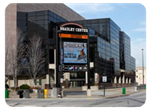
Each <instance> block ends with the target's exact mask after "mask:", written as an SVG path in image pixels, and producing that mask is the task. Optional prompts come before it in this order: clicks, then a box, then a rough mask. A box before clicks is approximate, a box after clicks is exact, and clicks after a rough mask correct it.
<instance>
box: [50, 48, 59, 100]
mask: <svg viewBox="0 0 150 111" xmlns="http://www.w3.org/2000/svg"><path fill="white" fill-rule="evenodd" d="M54 65H55V66H56V49H54ZM51 97H52V98H57V97H58V89H57V88H56V67H55V68H54V83H53V89H52V91H51Z"/></svg>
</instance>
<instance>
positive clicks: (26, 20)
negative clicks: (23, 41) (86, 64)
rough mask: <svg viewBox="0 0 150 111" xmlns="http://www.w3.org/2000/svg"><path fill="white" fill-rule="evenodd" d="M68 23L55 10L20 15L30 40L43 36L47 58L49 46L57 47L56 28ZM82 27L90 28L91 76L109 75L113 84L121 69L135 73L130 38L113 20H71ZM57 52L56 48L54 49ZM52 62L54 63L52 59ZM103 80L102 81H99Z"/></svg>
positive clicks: (18, 21)
mask: <svg viewBox="0 0 150 111" xmlns="http://www.w3.org/2000/svg"><path fill="white" fill-rule="evenodd" d="M66 22H69V21H67V20H65V19H64V18H62V17H61V16H59V15H57V14H55V13H53V12H52V11H49V10H46V11H36V12H27V13H25V12H17V26H18V27H19V28H20V29H21V30H23V32H25V33H26V35H27V37H31V36H33V35H34V34H39V35H40V36H41V37H43V40H44V45H46V47H45V48H46V52H47V55H46V56H47V58H48V51H49V52H52V53H53V50H52V49H49V47H50V45H51V44H53V45H55V30H54V29H55V28H56V26H59V25H60V24H63V23H66ZM70 22H75V23H78V24H81V25H83V27H84V28H88V29H89V40H90V44H89V45H90V62H94V68H92V69H90V73H91V77H92V78H94V73H98V74H99V75H100V76H102V75H103V74H105V75H107V76H108V83H112V76H114V75H119V74H120V73H121V71H120V69H124V70H125V73H127V74H129V73H131V72H133V71H135V59H134V58H133V57H131V53H130V52H131V51H130V38H129V37H128V35H126V34H125V33H124V32H122V31H121V29H120V27H119V26H118V25H117V24H116V23H114V22H113V21H112V20H111V19H110V18H105V19H91V20H79V21H70ZM53 49H54V47H53ZM49 62H50V63H53V62H54V59H53V58H52V57H51V58H50V60H49ZM100 81H101V80H100Z"/></svg>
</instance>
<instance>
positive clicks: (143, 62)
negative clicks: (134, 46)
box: [142, 49, 144, 85]
mask: <svg viewBox="0 0 150 111" xmlns="http://www.w3.org/2000/svg"><path fill="white" fill-rule="evenodd" d="M143 50H144V49H142V68H143V85H144V56H143Z"/></svg>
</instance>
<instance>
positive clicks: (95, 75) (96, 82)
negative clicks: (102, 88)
mask: <svg viewBox="0 0 150 111" xmlns="http://www.w3.org/2000/svg"><path fill="white" fill-rule="evenodd" d="M94 82H95V84H98V74H97V73H95V74H94Z"/></svg>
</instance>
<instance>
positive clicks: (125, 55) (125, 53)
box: [120, 31, 135, 74]
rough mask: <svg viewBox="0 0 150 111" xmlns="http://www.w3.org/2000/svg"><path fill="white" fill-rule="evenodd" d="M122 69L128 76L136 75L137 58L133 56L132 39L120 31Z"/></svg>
mask: <svg viewBox="0 0 150 111" xmlns="http://www.w3.org/2000/svg"><path fill="white" fill-rule="evenodd" d="M120 60H121V61H120V68H121V69H124V70H125V73H126V74H134V73H135V58H133V57H132V56H131V48H130V37H129V36H128V35H127V34H126V33H124V32H122V31H120Z"/></svg>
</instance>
